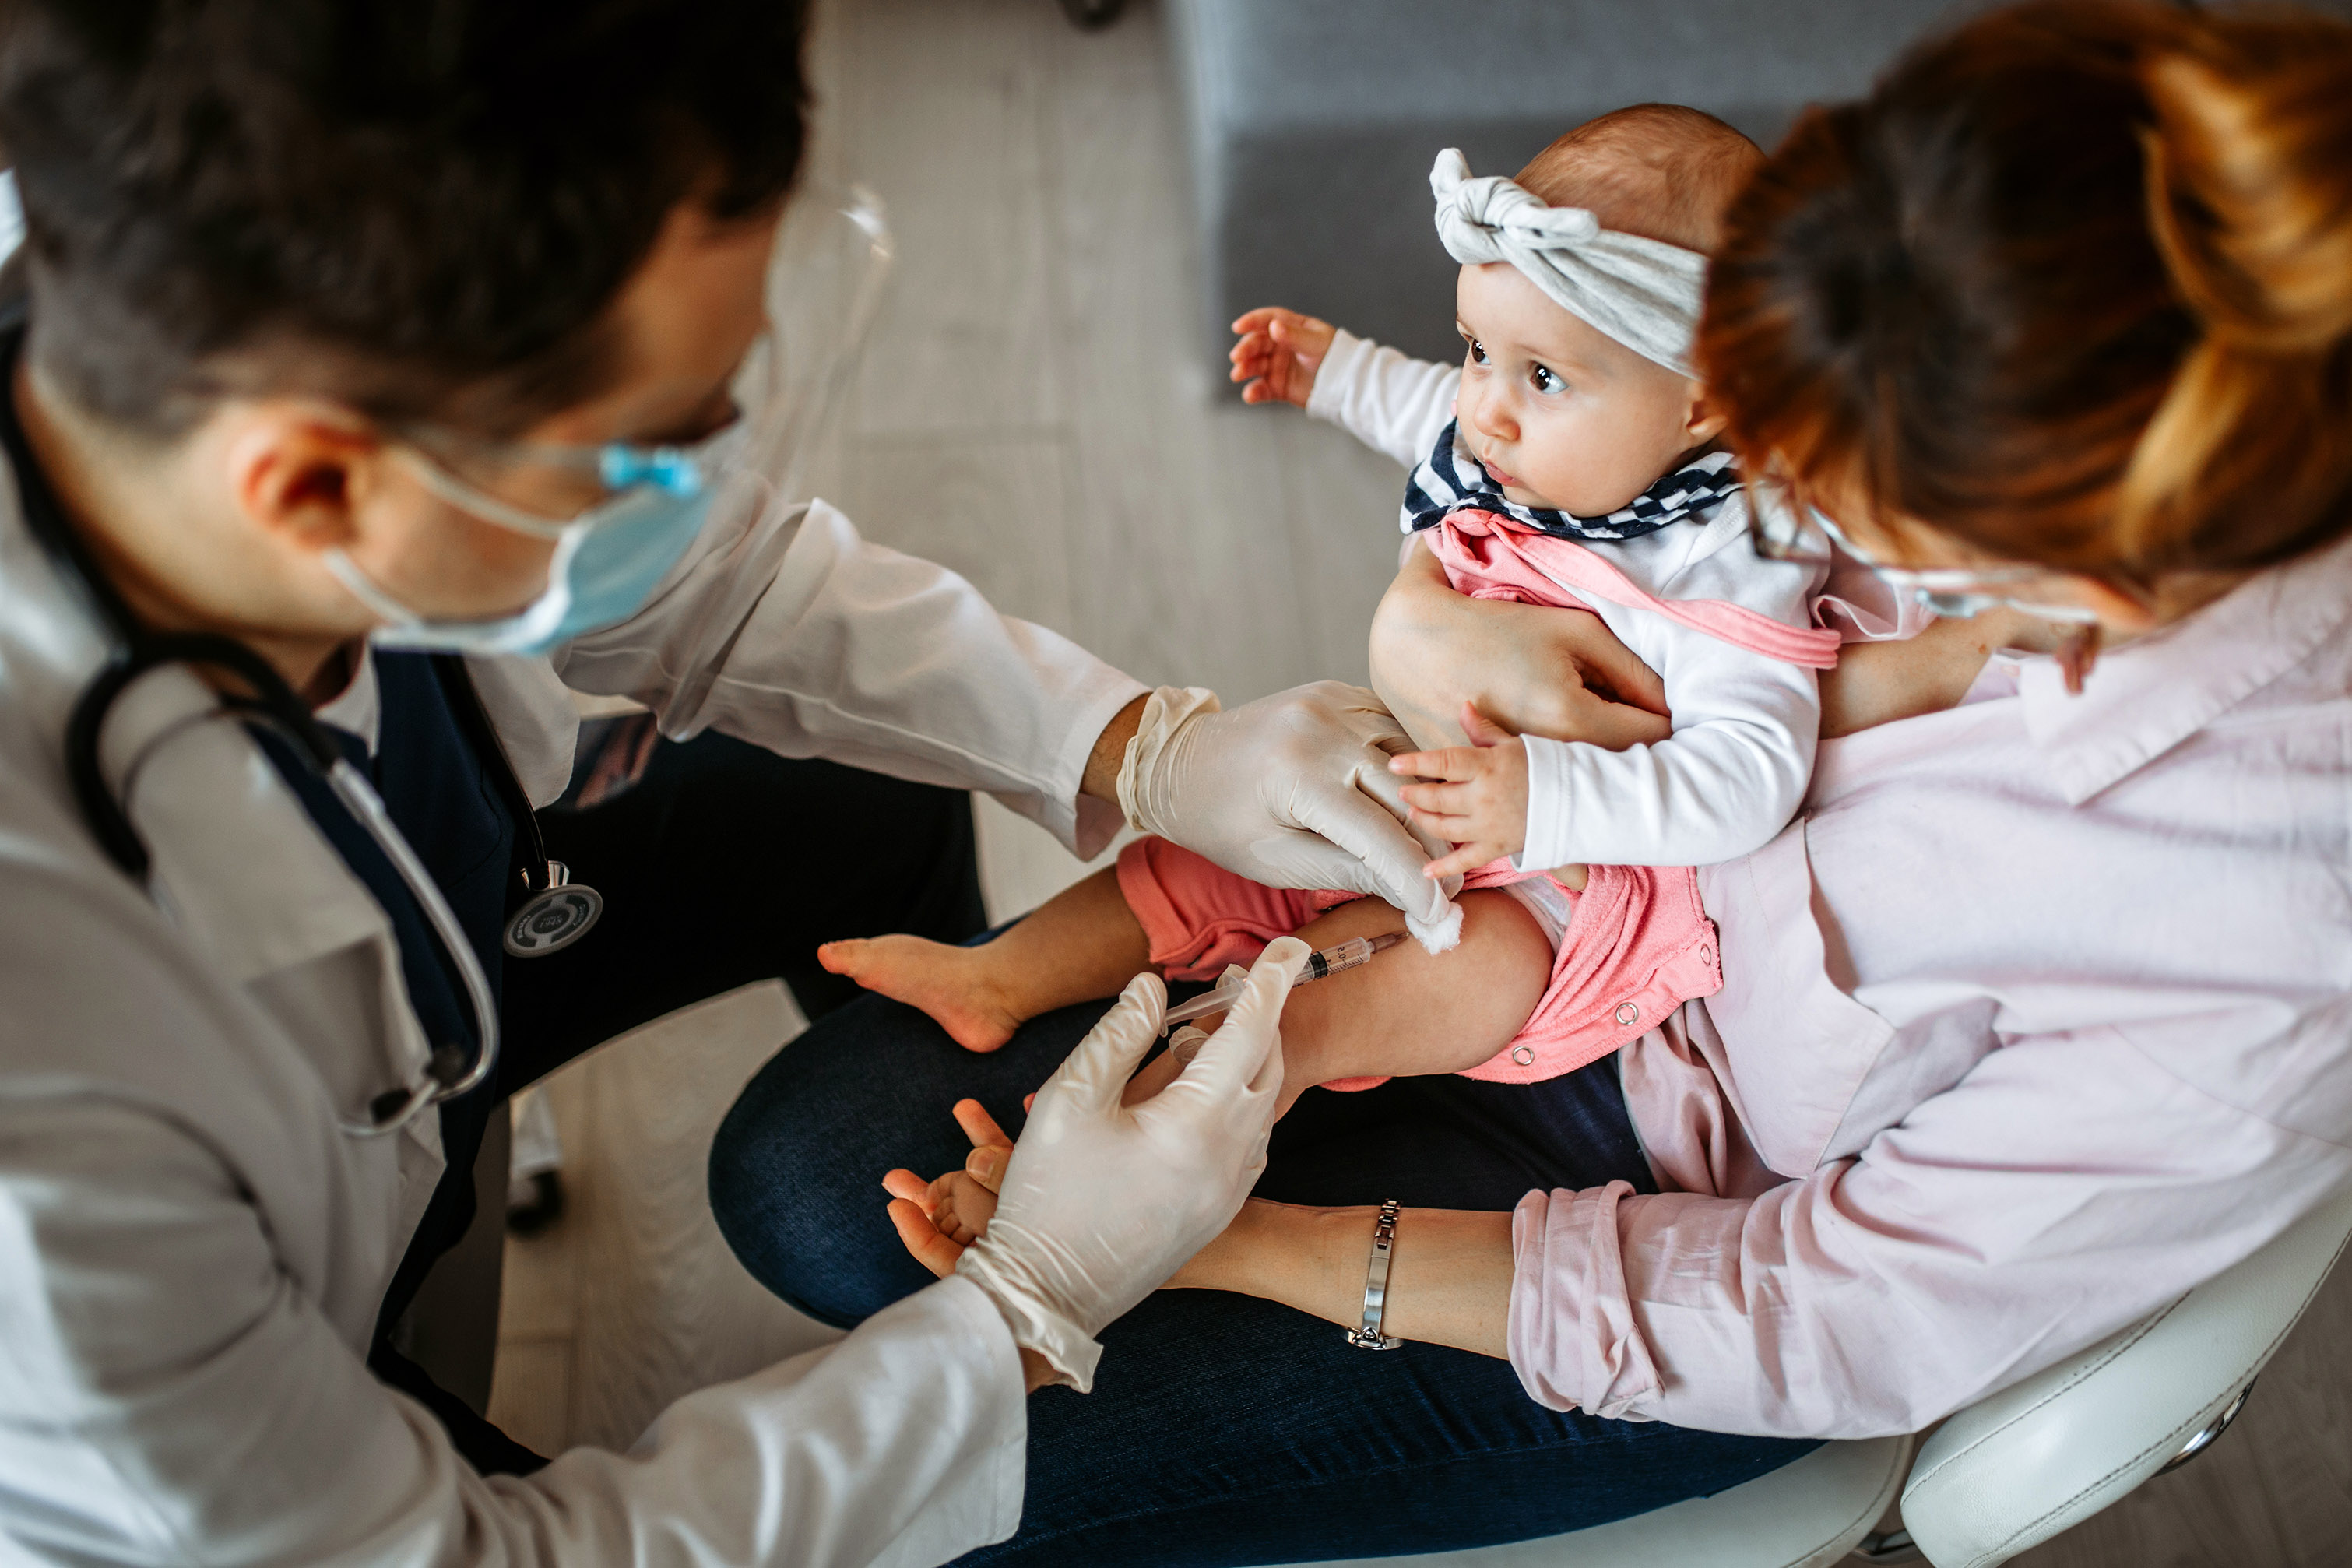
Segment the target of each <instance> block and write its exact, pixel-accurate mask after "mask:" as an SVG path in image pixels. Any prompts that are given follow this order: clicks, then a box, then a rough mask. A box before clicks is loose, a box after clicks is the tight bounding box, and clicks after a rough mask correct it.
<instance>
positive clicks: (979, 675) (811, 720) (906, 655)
mask: <svg viewBox="0 0 2352 1568" xmlns="http://www.w3.org/2000/svg"><path fill="white" fill-rule="evenodd" d="M555 667H556V669H557V672H558V673H559V674H560V675H561V676H562V679H563V681H564V683H565V684H566V685H568V686H570V687H571V688H572V689H574V690H577V691H583V692H589V693H594V694H600V695H609V696H623V697H630V698H634V699H635V700H638V701H640V702H643V703H645V704H646V706H647V707H649V708H651V709H652V710H654V712H655V713H656V715H657V716H658V719H659V721H660V724H661V727H662V731H663V732H664V733H665V734H667V735H670V736H673V737H677V738H684V737H687V736H691V735H694V734H698V733H699V732H700V731H703V730H705V729H716V730H719V731H722V732H723V733H726V734H730V735H734V736H736V737H738V738H739V739H741V740H746V741H750V742H754V743H755V744H758V745H761V746H765V747H767V748H768V749H770V750H772V751H774V752H781V753H782V754H783V755H785V756H791V757H827V758H831V759H832V760H834V761H835V762H841V763H850V764H852V765H854V766H857V767H863V768H870V769H872V770H874V771H875V772H877V773H888V774H891V775H893V776H895V777H898V778H905V779H913V780H917V781H919V782H921V783H925V784H945V785H948V786H950V787H951V788H956V789H972V790H982V791H985V792H987V793H988V794H991V795H995V796H996V797H997V798H998V799H999V800H1001V801H1003V803H1004V804H1005V805H1007V806H1010V807H1011V808H1012V809H1013V810H1014V811H1016V812H1019V813H1020V814H1021V815H1022V816H1026V817H1028V818H1029V819H1030V820H1032V821H1034V822H1036V823H1038V824H1040V825H1041V826H1045V828H1046V829H1047V830H1049V831H1050V832H1052V833H1053V834H1054V835H1055V837H1057V838H1059V839H1060V840H1061V841H1062V843H1063V845H1064V846H1065V847H1068V848H1070V849H1072V850H1073V851H1075V852H1076V854H1078V855H1079V856H1080V857H1081V858H1085V857H1089V856H1092V855H1094V854H1095V853H1097V852H1098V851H1099V850H1100V849H1101V848H1102V847H1104V846H1105V845H1107V844H1108V842H1109V841H1110V837H1111V836H1112V835H1113V834H1114V833H1116V832H1117V831H1118V828H1119V826H1120V816H1119V813H1118V808H1117V807H1116V806H1114V805H1109V804H1108V803H1107V802H1104V801H1099V800H1095V799H1092V798H1087V797H1081V796H1080V795H1079V794H1078V785H1079V784H1080V781H1081V780H1082V779H1083V777H1084V776H1085V773H1086V764H1087V756H1088V755H1089V753H1090V752H1092V750H1093V748H1094V743H1095V742H1096V741H1097V739H1099V738H1100V736H1101V734H1102V732H1103V730H1104V729H1105V728H1106V727H1107V726H1108V724H1109V722H1110V721H1111V720H1112V719H1113V718H1114V717H1116V716H1117V715H1118V711H1119V710H1120V709H1122V708H1124V707H1125V706H1127V704H1128V703H1129V702H1130V701H1132V700H1134V699H1135V698H1137V697H1139V696H1140V695H1141V694H1142V693H1143V691H1144V690H1145V688H1144V686H1143V685H1142V683H1141V682H1139V681H1137V680H1135V679H1131V678H1129V677H1128V676H1126V675H1122V674H1121V673H1119V672H1118V670H1116V669H1113V668H1111V667H1110V666H1108V665H1107V664H1105V663H1103V662H1102V661H1101V660H1100V659H1098V658H1095V657H1094V656H1093V655H1092V654H1089V653H1087V651H1086V650H1085V649H1083V648H1081V647H1078V646H1077V645H1076V644H1075V643H1073V642H1071V641H1070V640H1069V639H1068V638H1066V637H1061V636H1059V635H1058V634H1056V633H1054V632H1051V631H1048V630H1046V629H1045V627H1043V626H1033V625H1031V624H1030V623H1029V622H1026V621H1022V620H1016V619H1014V618H1013V617H1012V616H1003V615H1000V614H998V613H997V612H996V611H995V610H994V609H993V608H992V607H991V606H990V605H989V604H988V602H987V600H985V599H983V598H982V597H981V595H980V592H979V590H977V589H975V588H974V587H973V586H972V585H971V584H970V583H968V582H966V581H965V580H964V579H963V578H961V577H960V576H958V575H957V574H955V573H953V572H950V571H949V570H948V569H947V568H946V567H944V566H938V565H934V564H932V563H929V562H928V561H919V560H917V559H915V558H914V557H912V556H908V555H902V554H900V553H899V552H897V551H895V550H888V549H885V548H884V547H882V546H880V545H877V544H873V543H870V542H867V541H866V540H865V539H862V538H861V537H859V535H858V532H857V530H856V529H855V528H854V527H852V526H851V525H850V521H849V520H848V519H847V518H845V517H844V516H843V515H842V514H841V513H840V512H839V511H838V510H835V508H833V507H832V506H830V505H828V504H826V503H825V502H824V501H821V500H819V501H813V502H810V503H807V504H806V505H805V506H804V507H803V506H788V507H777V508H771V509H769V510H767V511H765V512H762V513H761V515H759V516H757V517H755V518H753V519H751V521H749V522H748V523H742V524H738V523H734V522H730V521H725V514H724V513H721V514H719V517H718V518H716V519H715V520H714V521H713V522H712V523H711V524H710V525H709V527H707V528H706V529H705V531H704V534H703V537H702V538H701V539H699V540H698V542H697V543H696V547H695V549H694V551H693V552H690V553H689V555H688V559H687V560H686V562H684V563H682V564H681V565H680V566H679V567H678V568H677V569H676V570H674V571H673V572H672V573H671V574H670V576H669V578H668V579H667V581H666V582H665V584H663V586H662V588H661V589H660V590H659V592H658V593H657V595H656V598H655V600H654V602H653V603H652V604H650V605H648V606H647V607H646V609H645V610H644V611H642V612H640V613H639V614H638V615H637V616H635V618H633V619H631V620H628V621H625V622H623V623H622V624H621V625H619V626H614V627H612V628H610V629H609V630H606V631H602V632H597V633H593V634H591V635H590V636H588V637H582V638H580V639H579V640H578V641H576V642H574V643H572V644H571V645H569V646H568V647H565V648H564V649H562V651H560V652H559V653H558V655H557V656H556V659H555Z"/></svg>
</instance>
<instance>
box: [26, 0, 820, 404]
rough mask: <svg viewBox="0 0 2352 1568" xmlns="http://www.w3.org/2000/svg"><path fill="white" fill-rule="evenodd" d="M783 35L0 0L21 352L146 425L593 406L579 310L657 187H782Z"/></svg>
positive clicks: (457, 8) (799, 22) (696, 5)
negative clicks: (17, 226)
mask: <svg viewBox="0 0 2352 1568" xmlns="http://www.w3.org/2000/svg"><path fill="white" fill-rule="evenodd" d="M804 23H805V6H804V5H803V4H802V3H801V0H6V3H5V5H0V149H5V157H6V160H7V161H8V162H12V163H14V164H15V165H16V178H17V182H18V188H19V191H20V193H21V195H22V199H23V203H24V208H25V218H26V248H25V253H24V265H25V269H26V273H27V274H28V282H29V287H30V289H31V295H32V322H33V325H32V336H31V341H30V350H29V352H30V353H31V355H32V356H33V358H34V361H35V363H37V365H38V366H39V368H40V369H41V370H42V371H43V373H44V374H47V375H49V376H51V377H52V378H53V379H54V380H55V381H56V382H57V383H58V385H59V387H60V389H61V390H62V391H63V392H64V393H65V394H66V395H68V397H70V398H72V399H73V400H74V401H75V402H76V403H78V404H79V405H81V406H82V407H83V408H84V409H86V410H87V411H88V412H89V414H91V415H94V416H97V417H99V418H100V419H102V420H105V421H107V422H108V423H110V424H112V425H114V426H118V427H121V428H123V429H126V430H130V431H135V432H141V433H145V434H149V435H155V436H169V435H171V434H173V433H175V432H177V431H180V430H183V429H184V428H186V427H187V426H189V425H190V424H192V423H193V422H194V420H195V419H197V418H198V417H200V416H201V415H202V414H203V412H204V410H205V407H206V406H207V405H208V404H209V403H210V402H211V401H213V400H214V399H216V398H218V397H220V396H222V395H237V394H256V393H307V394H313V395H322V396H326V397H331V398H333V399H335V400H337V401H340V402H343V403H346V404H348V405H352V406H353V407H356V408H358V409H360V410H362V412H364V413H367V414H370V415H372V416H376V417H379V418H385V419H402V418H415V417H420V416H432V415H439V416H453V415H459V414H461V415H462V417H463V418H464V419H465V421H466V422H467V423H468V424H469V425H471V426H474V427H476V428H478V429H481V430H483V431H485V432H486V433H490V434H500V433H507V432H510V431H512V430H515V429H519V428H521V427H523V426H527V425H529V424H530V423H532V422H534V421H535V420H536V419H539V418H541V417H544V416H546V415H548V414H551V413H553V412H555V411H556V410H558V409H560V408H562V407H564V406H566V405H570V404H572V403H576V402H578V401H581V400H583V398H585V397H588V396H590V395H593V394H594V393H595V392H596V391H598V390H600V389H601V386H602V384H603V382H604V377H605V376H606V375H607V374H609V371H610V366H609V364H608V363H607V361H608V358H609V355H610V352H611V345H610V344H609V343H607V342H605V341H604V339H605V337H606V336H607V334H605V333H604V332H602V331H600V330H599V327H600V323H601V321H602V319H603V318H604V312H605V311H606V310H607V308H608V307H609V306H610V305H611V304H612V303H613V301H614V298H615V296H616V295H617V294H618V293H619V291H620V289H621V288H622V286H623V285H624V284H625V282H626V281H627V279H629V278H630V277H631V275H632V274H633V273H635V270H636V269H637V268H638V267H639V266H640V265H641V264H642V263H643V261H644V260H645V258H646V256H647V254H648V253H649V252H650V250H651V248H652V247H653V245H654V242H655V240H656V237H657V235H658V234H659V232H660V230H661V227H662V224H663V221H664V219H665V218H666V217H667V215H668V214H669V213H670V212H671V211H672V210H673V209H674V208H676V207H677V205H678V204H679V203H680V202H681V201H684V200H687V199H689V198H691V199H693V200H696V201H698V202H699V203H701V204H702V205H704V206H705V207H707V208H708V209H709V211H710V212H711V213H712V214H713V215H714V216H718V217H720V218H734V217H751V216H757V215H759V214H761V213H762V212H764V211H767V210H770V209H772V207H773V206H774V205H775V204H776V203H777V202H778V201H779V200H780V199H781V198H782V197H783V196H784V195H787V194H788V192H789V190H790V188H791V186H792V184H793V177H794V175H795V174H796V172H797V171H798V169H799V166H800V162H801V155H802V149H803V134H804V116H805V111H806V108H807V99H808V95H807V89H806V87H805V83H804V81H803V75H802V41H803V33H804V30H805V26H804ZM12 269H13V268H12Z"/></svg>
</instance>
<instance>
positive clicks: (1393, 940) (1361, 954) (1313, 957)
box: [1160, 931, 1404, 1034]
mask: <svg viewBox="0 0 2352 1568" xmlns="http://www.w3.org/2000/svg"><path fill="white" fill-rule="evenodd" d="M1403 940H1404V936H1403V934H1402V932H1398V931H1390V932H1389V933H1387V934H1386V935H1384V936H1357V937H1349V939H1348V940H1347V941H1346V942H1337V943H1334V944H1333V945H1332V946H1330V947H1327V948H1324V949H1323V950H1322V951H1321V952H1310V953H1308V954H1307V962H1306V963H1305V964H1304V965H1302V966H1301V967H1300V969H1299V971H1298V978H1297V979H1296V980H1294V981H1292V982H1291V984H1292V985H1294V986H1298V985H1304V984H1307V982H1308V981H1310V980H1321V979H1324V978H1325V977H1327V976H1328V975H1333V974H1337V973H1339V971H1341V970H1343V969H1353V968H1355V967H1356V965H1358V964H1360V963H1370V962H1371V961H1372V954H1374V953H1376V952H1380V951H1381V949H1382V948H1384V947H1393V946H1395V945H1396V944H1397V943H1398V942H1402V941H1403ZM1228 973H1230V971H1229V972H1228ZM1248 984H1249V982H1248V980H1247V978H1246V977H1242V978H1236V979H1231V980H1228V981H1226V982H1225V983H1224V984H1222V985H1220V986H1218V987H1217V988H1216V989H1215V990H1213V991H1204V992H1202V994H1200V995H1198V996H1195V997H1193V998H1192V1000H1191V1001H1190V1002H1184V1003H1180V1004H1178V1005H1176V1006H1173V1007H1171V1008H1169V1009H1168V1016H1166V1017H1165V1018H1164V1019H1162V1020H1161V1022H1160V1033H1162V1034H1166V1033H1167V1032H1168V1031H1169V1030H1170V1029H1172V1028H1174V1027H1175V1026H1177V1025H1179V1024H1181V1023H1182V1022H1184V1020H1186V1019H1187V1018H1199V1017H1202V1016H1206V1015H1208V1014H1211V1013H1222V1012H1223V1011H1225V1010H1226V1009H1227V1008H1229V1007H1231V1006H1232V1005H1234V1003H1236V1002H1238V1001H1240V1000H1241V999H1242V992H1243V991H1244V989H1245V988H1246V987H1247V985H1248Z"/></svg>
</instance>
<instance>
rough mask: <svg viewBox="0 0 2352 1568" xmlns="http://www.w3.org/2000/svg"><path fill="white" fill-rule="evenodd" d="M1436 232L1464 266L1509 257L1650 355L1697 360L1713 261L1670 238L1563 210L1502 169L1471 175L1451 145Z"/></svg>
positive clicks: (1688, 370)
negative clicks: (1631, 230)
mask: <svg viewBox="0 0 2352 1568" xmlns="http://www.w3.org/2000/svg"><path fill="white" fill-rule="evenodd" d="M1429 189H1430V192H1431V194H1432V195H1435V196H1436V197H1437V237H1438V238H1440V239H1442V240H1444V242H1445V249H1446V253H1447V254H1448V255H1450V256H1452V257H1453V258H1454V260H1456V261H1459V262H1461V263H1462V264H1463V265H1464V266H1465V267H1475V266H1478V265H1480V264H1483V263H1485V262H1489V261H1507V262H1509V263H1510V264H1511V265H1512V266H1514V267H1516V268H1518V269H1519V270H1520V271H1521V272H1523V273H1525V274H1526V275H1527V277H1528V280H1529V281H1530V282H1532V283H1534V284H1535V286H1536V287H1537V288H1538V289H1542V290H1543V291H1544V292H1545V293H1546V294H1548V295H1549V296H1550V297H1551V298H1552V299H1553V300H1555V301H1557V302H1558V303H1559V307H1560V309H1562V310H1566V311H1568V312H1569V314H1570V315H1572V316H1575V317H1577V318H1578V319H1580V320H1581V321H1587V322H1589V323H1591V325H1592V326H1594V327H1597V328H1599V329H1600V330H1601V331H1603V332H1606V333H1607V334H1608V335H1609V336H1611V337H1612V338H1614V339H1616V340H1617V341H1618V342H1621V343H1623V344H1624V345H1625V346H1626V347H1627V348H1629V349H1632V350H1633V352H1634V353H1637V354H1640V355H1641V356H1642V357H1643V359H1647V360H1652V361H1654V362H1655V363H1659V364H1662V365H1664V366H1665V367H1666V368H1667V369H1668V370H1671V371H1675V372H1678V373H1679V374H1683V375H1696V374H1698V373H1697V372H1696V370H1694V369H1693V368H1692V367H1691V348H1692V345H1693V343H1694V342H1696V339H1697V336H1698V315H1699V308H1700V306H1701V305H1702V304H1704V303H1705V301H1706V257H1704V256H1701V255H1700V254H1699V253H1698V252H1697V251H1696V250H1685V249H1684V248H1683V247H1681V246H1679V245H1668V244H1666V243H1665V242H1664V240H1657V239H1644V238H1643V237H1642V236H1640V235H1638V234H1621V233H1619V232H1618V231H1617V230H1615V229H1612V228H1603V227H1601V220H1600V219H1599V218H1597V217H1595V216H1592V214H1591V212H1589V211H1587V210H1586V209H1585V208H1583V207H1555V206H1548V205H1545V203H1544V201H1543V199H1542V198H1541V197H1539V196H1537V195H1534V194H1533V193H1532V192H1530V191H1528V189H1527V188H1526V187H1524V186H1522V185H1519V184H1517V183H1515V182H1513V181H1510V180H1507V179H1505V178H1503V177H1502V176H1501V175H1499V174H1489V175H1487V176H1486V177H1485V178H1484V179H1477V180H1474V179H1472V178H1471V177H1470V164H1469V162H1468V160H1466V159H1465V158H1464V157H1463V156H1462V153H1460V151H1459V150H1457V149H1455V148H1453V147H1448V148H1447V149H1446V150H1445V151H1444V152H1443V153H1439V154H1438V155H1437V163H1436V164H1435V165H1434V166H1433V168H1431V170H1430V171H1429Z"/></svg>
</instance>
